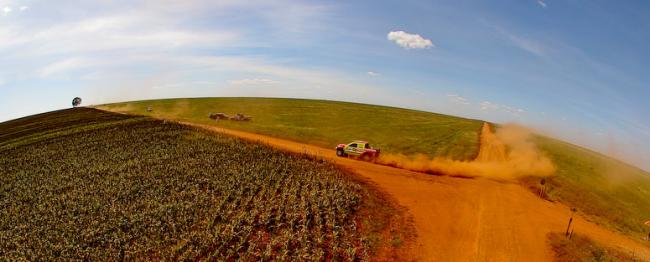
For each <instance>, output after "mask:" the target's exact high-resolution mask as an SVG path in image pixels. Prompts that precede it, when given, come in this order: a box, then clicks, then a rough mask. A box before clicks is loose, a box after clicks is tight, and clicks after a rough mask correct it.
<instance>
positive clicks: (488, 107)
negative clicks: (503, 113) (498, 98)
mask: <svg viewBox="0 0 650 262" xmlns="http://www.w3.org/2000/svg"><path fill="white" fill-rule="evenodd" d="M479 106H480V107H481V110H482V111H494V110H497V109H499V108H500V107H501V106H500V105H499V104H495V103H492V102H490V101H483V102H481V103H480V104H479Z"/></svg>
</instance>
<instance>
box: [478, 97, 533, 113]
mask: <svg viewBox="0 0 650 262" xmlns="http://www.w3.org/2000/svg"><path fill="white" fill-rule="evenodd" d="M479 107H480V109H481V111H483V112H501V113H507V114H510V115H512V116H515V117H520V116H521V115H522V114H523V113H525V110H523V109H521V108H515V107H512V106H508V105H504V104H499V103H494V102H490V101H483V102H481V103H479Z"/></svg>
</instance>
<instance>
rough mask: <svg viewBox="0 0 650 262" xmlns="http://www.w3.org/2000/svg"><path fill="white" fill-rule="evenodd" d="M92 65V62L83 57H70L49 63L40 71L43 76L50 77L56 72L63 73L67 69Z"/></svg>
mask: <svg viewBox="0 0 650 262" xmlns="http://www.w3.org/2000/svg"><path fill="white" fill-rule="evenodd" d="M89 65H91V62H89V61H87V60H85V59H82V58H69V59H65V60H62V61H58V62H55V63H52V64H49V65H47V66H45V67H44V68H42V69H41V70H40V71H39V75H40V76H41V77H49V76H52V75H56V74H62V73H65V72H67V71H71V70H75V69H79V68H83V67H86V66H89Z"/></svg>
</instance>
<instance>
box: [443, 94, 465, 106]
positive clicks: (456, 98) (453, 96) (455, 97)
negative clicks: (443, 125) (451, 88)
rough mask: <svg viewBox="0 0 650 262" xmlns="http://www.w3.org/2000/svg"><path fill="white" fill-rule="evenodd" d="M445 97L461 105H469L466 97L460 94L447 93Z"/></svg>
mask: <svg viewBox="0 0 650 262" xmlns="http://www.w3.org/2000/svg"><path fill="white" fill-rule="evenodd" d="M447 98H448V99H449V101H451V102H453V103H456V104H461V105H469V104H470V102H469V101H468V100H467V98H464V97H462V96H459V95H457V94H447Z"/></svg>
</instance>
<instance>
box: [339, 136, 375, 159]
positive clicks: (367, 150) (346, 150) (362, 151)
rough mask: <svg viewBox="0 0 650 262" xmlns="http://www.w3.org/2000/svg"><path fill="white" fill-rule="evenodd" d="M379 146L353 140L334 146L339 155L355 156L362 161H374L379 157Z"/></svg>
mask: <svg viewBox="0 0 650 262" xmlns="http://www.w3.org/2000/svg"><path fill="white" fill-rule="evenodd" d="M379 153H380V150H379V148H372V146H370V143H368V142H366V141H354V142H352V143H349V144H339V145H338V146H336V155H337V156H339V157H349V156H351V157H355V158H360V159H361V160H363V161H374V160H375V159H377V158H378V157H379Z"/></svg>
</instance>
